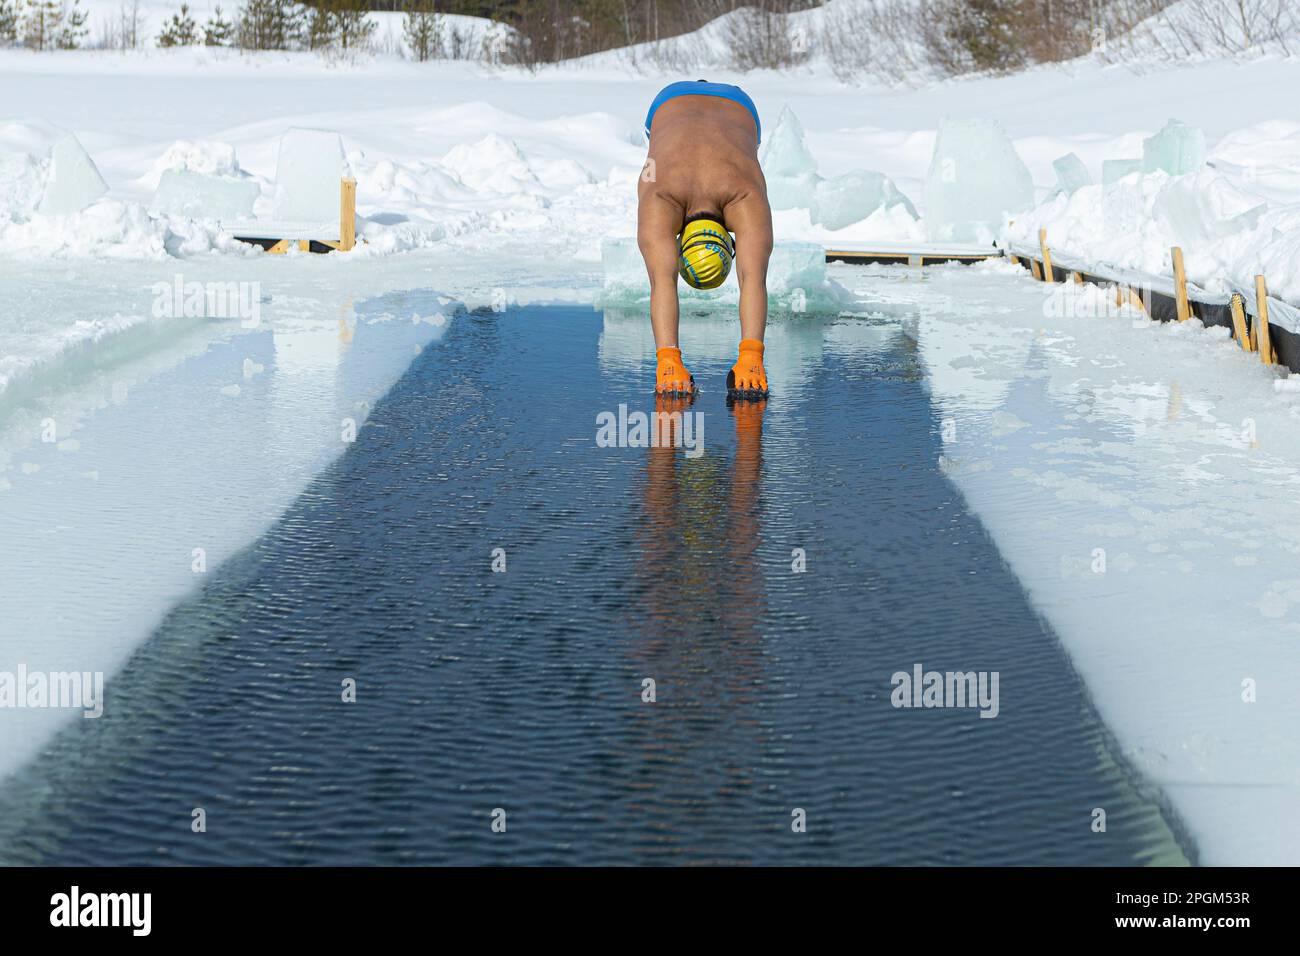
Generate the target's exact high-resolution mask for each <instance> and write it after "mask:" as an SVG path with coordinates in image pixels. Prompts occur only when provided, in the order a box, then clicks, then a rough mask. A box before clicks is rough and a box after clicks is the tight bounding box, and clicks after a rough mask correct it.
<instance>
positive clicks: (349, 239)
mask: <svg viewBox="0 0 1300 956" xmlns="http://www.w3.org/2000/svg"><path fill="white" fill-rule="evenodd" d="M356 244H357V181H356V180H355V179H344V180H341V181H340V183H339V249H340V250H342V251H343V252H348V251H350V250H351V249H352V247H353V246H355V245H356Z"/></svg>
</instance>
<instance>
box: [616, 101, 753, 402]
mask: <svg viewBox="0 0 1300 956" xmlns="http://www.w3.org/2000/svg"><path fill="white" fill-rule="evenodd" d="M645 126H646V135H647V136H649V138H650V153H649V156H648V158H647V160H646V171H645V173H644V174H643V175H642V176H641V182H640V184H639V185H638V187H637V244H638V245H639V246H640V248H641V255H642V257H643V258H644V259H645V266H646V271H647V272H648V273H649V274H650V324H651V326H652V327H653V328H654V335H655V347H656V355H657V358H658V368H657V370H656V373H655V391H656V392H657V393H659V394H661V395H693V394H694V393H695V379H694V377H693V376H692V375H691V373H690V372H688V371H687V370H686V366H685V365H684V364H682V353H681V350H680V349H679V348H678V346H677V322H678V308H677V276H678V275H679V274H680V275H681V276H682V278H683V279H685V280H686V281H687V283H689V284H690V285H692V286H695V287H696V288H702V289H712V288H715V287H717V286H719V285H721V284H722V281H723V280H724V279H726V277H727V273H728V272H730V271H731V261H732V259H733V258H734V259H735V263H736V277H737V279H738V280H739V283H740V355H739V358H738V359H737V361H736V364H735V366H734V367H733V368H732V369H731V371H730V372H729V373H727V395H728V397H730V398H738V399H762V398H766V397H767V373H766V372H765V371H764V370H763V332H764V329H765V328H766V326H767V261H768V258H769V257H770V256H771V254H772V209H771V207H770V206H769V205H768V203H767V182H766V181H765V180H764V179H763V171H762V170H761V169H760V168H759V165H758V141H759V136H760V129H759V122H758V111H757V110H756V109H755V108H754V102H753V100H751V99H750V98H749V97H748V96H747V95H746V94H745V92H744V91H743V90H741V89H740V88H739V87H737V86H728V85H726V84H724V83H707V82H705V81H704V80H700V81H698V82H691V81H686V82H682V83H673V84H672V85H671V86H668V87H665V88H664V90H663V91H662V92H661V93H660V94H659V95H658V96H657V97H655V100H654V102H653V103H651V104H650V113H649V115H647V116H646V121H645ZM730 233H734V234H735V240H734V243H733V241H732V238H731V235H730Z"/></svg>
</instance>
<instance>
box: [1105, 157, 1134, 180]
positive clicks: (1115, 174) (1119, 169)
mask: <svg viewBox="0 0 1300 956" xmlns="http://www.w3.org/2000/svg"><path fill="white" fill-rule="evenodd" d="M1141 171H1142V160H1140V159H1103V160H1102V161H1101V184H1102V185H1103V186H1109V185H1110V184H1111V183H1117V182H1119V181H1120V180H1121V179H1123V178H1124V177H1125V176H1128V175H1129V174H1130V173H1140V172H1141Z"/></svg>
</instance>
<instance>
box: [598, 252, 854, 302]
mask: <svg viewBox="0 0 1300 956" xmlns="http://www.w3.org/2000/svg"><path fill="white" fill-rule="evenodd" d="M600 251H601V265H602V267H603V268H604V272H605V282H604V290H603V292H602V293H601V296H600V298H601V304H602V305H617V306H635V305H642V304H644V303H646V302H648V301H649V300H650V280H649V278H648V277H647V276H646V270H645V261H644V260H643V259H642V258H641V252H640V250H639V249H638V248H637V241H636V239H634V238H630V237H629V238H618V239H606V240H605V241H604V242H603V243H602V244H601V250H600ZM767 289H768V293H769V294H770V295H771V296H772V301H771V308H772V309H773V310H783V309H788V310H789V311H792V312H803V311H814V310H816V309H819V308H827V307H831V306H835V305H838V304H839V303H841V301H842V300H843V297H844V294H845V293H844V291H843V289H842V288H841V287H840V286H838V285H837V284H836V283H834V282H831V281H829V280H828V279H827V278H826V251H825V250H824V249H823V248H822V247H821V246H820V245H819V244H817V243H814V242H781V243H777V245H776V246H775V248H774V249H773V250H772V258H771V260H770V261H769V262H768V268H767ZM677 293H678V296H679V297H680V298H681V300H682V302H683V303H684V304H685V303H693V304H707V303H709V302H717V303H719V304H727V305H732V304H734V303H735V302H736V301H737V299H738V298H739V289H738V287H737V285H736V273H735V270H734V269H733V270H732V273H731V275H730V276H729V277H728V278H727V281H726V282H724V283H723V284H722V285H721V286H720V287H719V288H717V289H712V290H700V289H692V288H691V287H690V286H688V285H687V284H686V283H684V282H681V283H678V286H677Z"/></svg>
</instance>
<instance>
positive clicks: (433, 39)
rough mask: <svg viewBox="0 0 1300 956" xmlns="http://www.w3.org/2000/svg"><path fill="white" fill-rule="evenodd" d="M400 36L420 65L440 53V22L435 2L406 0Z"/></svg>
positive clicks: (429, 0)
mask: <svg viewBox="0 0 1300 956" xmlns="http://www.w3.org/2000/svg"><path fill="white" fill-rule="evenodd" d="M402 35H403V37H405V38H406V46H407V48H408V49H409V50H410V51H411V55H412V56H414V57H415V58H416V60H418V61H419V62H421V63H423V62H424V61H425V60H430V59H433V57H435V56H437V55H438V54H439V52H441V47H442V20H441V18H440V17H439V16H438V13H437V10H436V0H407V2H406V16H404V17H403V18H402Z"/></svg>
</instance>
